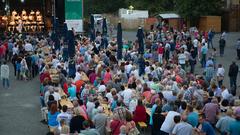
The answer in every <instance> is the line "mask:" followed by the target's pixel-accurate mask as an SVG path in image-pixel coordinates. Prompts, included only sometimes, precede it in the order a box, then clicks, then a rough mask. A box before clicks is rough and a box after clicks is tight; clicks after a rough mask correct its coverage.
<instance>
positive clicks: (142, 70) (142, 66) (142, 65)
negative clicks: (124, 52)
mask: <svg viewBox="0 0 240 135" xmlns="http://www.w3.org/2000/svg"><path fill="white" fill-rule="evenodd" d="M138 64H139V76H142V75H144V74H145V60H144V58H143V55H141V56H140V57H139V59H138Z"/></svg>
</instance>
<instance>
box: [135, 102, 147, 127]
mask: <svg viewBox="0 0 240 135" xmlns="http://www.w3.org/2000/svg"><path fill="white" fill-rule="evenodd" d="M146 120H147V113H146V109H145V107H144V106H143V103H142V100H140V99H139V100H138V105H137V107H136V110H135V111H134V114H133V121H134V122H135V123H137V122H146Z"/></svg>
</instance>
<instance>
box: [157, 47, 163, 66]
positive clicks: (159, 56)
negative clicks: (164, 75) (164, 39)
mask: <svg viewBox="0 0 240 135" xmlns="http://www.w3.org/2000/svg"><path fill="white" fill-rule="evenodd" d="M163 53H164V47H163V45H162V43H160V44H159V47H158V62H159V63H160V64H162V63H163Z"/></svg>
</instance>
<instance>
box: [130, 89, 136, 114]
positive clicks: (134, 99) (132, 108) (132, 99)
mask: <svg viewBox="0 0 240 135" xmlns="http://www.w3.org/2000/svg"><path fill="white" fill-rule="evenodd" d="M136 96H137V95H136V91H133V92H132V98H131V101H130V103H129V111H130V112H131V113H133V112H134V111H135V110H136V107H137V102H138V100H137V97H136Z"/></svg>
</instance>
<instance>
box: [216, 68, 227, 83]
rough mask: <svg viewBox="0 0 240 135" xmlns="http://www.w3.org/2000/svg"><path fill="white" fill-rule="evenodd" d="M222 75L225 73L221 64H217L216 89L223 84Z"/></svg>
mask: <svg viewBox="0 0 240 135" xmlns="http://www.w3.org/2000/svg"><path fill="white" fill-rule="evenodd" d="M224 73H225V70H224V68H223V66H222V64H218V69H217V81H218V87H221V86H222V84H223V80H224Z"/></svg>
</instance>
